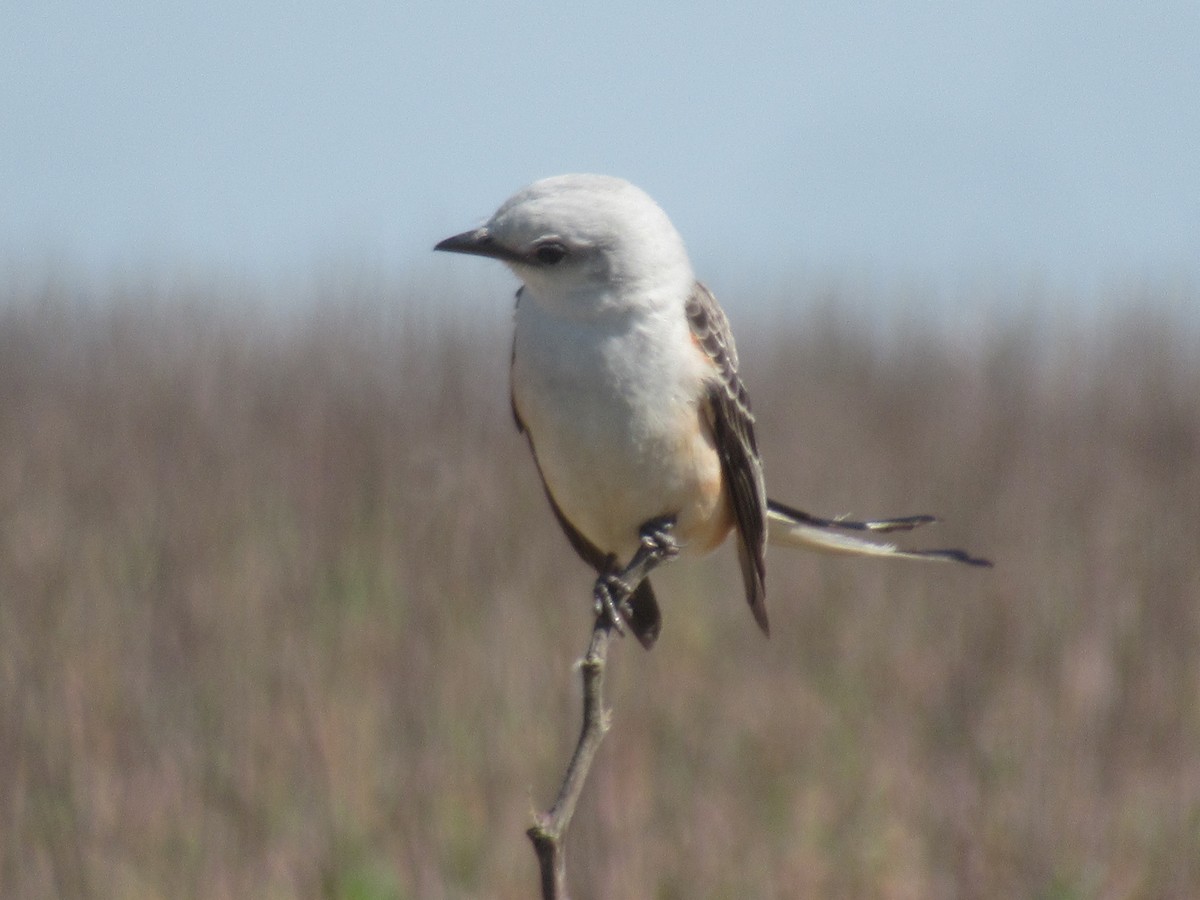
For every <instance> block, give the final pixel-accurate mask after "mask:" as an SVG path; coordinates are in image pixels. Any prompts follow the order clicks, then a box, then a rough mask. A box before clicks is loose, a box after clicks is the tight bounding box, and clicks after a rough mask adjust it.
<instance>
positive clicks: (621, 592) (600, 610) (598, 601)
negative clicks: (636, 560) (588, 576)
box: [592, 574, 633, 635]
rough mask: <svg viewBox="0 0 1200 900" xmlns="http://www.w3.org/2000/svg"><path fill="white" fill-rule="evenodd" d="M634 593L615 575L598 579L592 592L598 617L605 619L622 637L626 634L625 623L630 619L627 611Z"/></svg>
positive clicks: (606, 575) (607, 575) (602, 576)
mask: <svg viewBox="0 0 1200 900" xmlns="http://www.w3.org/2000/svg"><path fill="white" fill-rule="evenodd" d="M632 593H633V592H632V591H630V590H629V586H628V585H627V584H625V582H623V581H622V580H621V579H620V578H618V577H617V576H616V575H613V574H605V575H601V576H600V577H599V578H597V579H596V587H595V589H594V590H593V592H592V595H593V598H594V600H595V611H596V616H597V617H598V618H603V619H604V620H605V621H606V622H608V624H609V625H611V626H612V627H613V628H614V629H616V632H617V634H620V635H624V634H625V621H626V620H627V619H628V618H629V613H628V612H627V611H626V610H627V609H628V606H629V597H630V595H631V594H632Z"/></svg>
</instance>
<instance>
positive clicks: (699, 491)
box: [514, 380, 732, 561]
mask: <svg viewBox="0 0 1200 900" xmlns="http://www.w3.org/2000/svg"><path fill="white" fill-rule="evenodd" d="M536 386H537V382H536V380H531V382H529V383H527V384H526V388H527V389H526V390H523V391H522V390H516V391H514V399H515V401H516V403H517V407H518V412H519V414H520V416H521V418H522V420H523V422H524V423H525V426H526V429H527V431H528V434H529V438H530V443H531V445H532V447H533V450H534V454H535V456H536V457H537V463H538V467H539V469H540V470H541V474H542V477H543V478H544V479H545V482H546V486H547V488H548V489H549V491H550V494H551V495H552V496H553V497H554V500H555V502H556V503H557V504H558V507H559V509H560V510H561V511H562V513H563V515H564V516H565V517H566V518H567V520H568V521H569V522H571V524H572V525H573V526H574V527H575V528H576V529H578V530H579V531H580V532H581V533H582V534H583V535H584V536H585V537H586V538H587V539H588V540H589V541H591V542H592V543H593V544H595V545H596V546H597V547H598V548H600V549H601V550H602V551H603V552H605V553H614V554H616V556H617V557H618V559H620V560H623V561H626V560H628V558H629V557H630V556H632V554H633V553H634V551H635V550H636V549H637V545H638V541H639V530H640V528H641V526H642V525H643V524H644V523H645V522H647V521H649V520H651V519H655V518H658V517H660V516H664V515H672V516H675V517H676V526H675V532H674V534H675V536H676V537H677V539H678V540H679V541H680V543H681V544H683V546H684V549H686V550H693V551H701V552H703V551H707V550H709V549H711V548H712V547H714V546H715V545H716V544H718V543H720V542H721V540H723V539H724V537H725V535H726V534H727V533H728V531H729V528H730V526H731V524H732V515H731V511H730V507H729V502H728V497H727V494H726V491H725V489H724V484H723V479H722V472H721V464H720V459H719V457H718V456H717V453H716V450H715V447H714V445H713V441H712V437H711V434H710V433H709V431H708V428H707V425H706V424H705V423H704V421H703V420H702V412H701V410H700V409H699V402H700V400H699V398H694V399H693V398H683V397H672V396H669V395H667V396H664V395H661V394H660V395H657V396H656V397H655V399H654V400H653V402H648V401H647V400H646V398H645V397H644V396H643V395H642V394H641V392H639V391H637V390H631V389H630V386H629V385H628V384H624V385H619V386H618V387H617V389H606V387H605V385H604V384H603V383H602V382H600V381H595V380H593V381H591V382H586V381H583V382H576V383H574V384H571V385H570V386H569V387H568V386H565V385H559V386H557V387H556V386H555V385H541V387H542V390H537V389H536ZM530 388H533V389H530Z"/></svg>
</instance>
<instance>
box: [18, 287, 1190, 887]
mask: <svg viewBox="0 0 1200 900" xmlns="http://www.w3.org/2000/svg"><path fill="white" fill-rule="evenodd" d="M367 293H369V292H367ZM383 293H386V292H383ZM424 299H425V298H421V297H419V296H409V297H398V296H379V297H370V296H364V297H357V298H346V297H341V298H332V297H331V298H330V299H328V300H327V301H326V302H324V303H322V304H320V305H318V306H317V307H316V308H315V309H313V310H311V311H309V312H305V313H302V314H297V315H294V316H290V317H289V316H278V317H272V316H270V315H267V314H265V313H258V314H254V313H247V312H242V313H235V312H232V311H230V309H228V308H226V309H225V310H224V311H223V312H214V311H211V310H209V309H207V308H206V307H207V306H208V305H209V304H210V302H212V301H211V298H208V297H205V296H204V295H203V292H200V293H199V295H198V296H196V297H194V298H193V299H192V300H190V301H187V302H182V301H172V302H166V301H163V300H161V299H156V298H137V297H130V298H125V299H124V300H121V301H112V302H106V303H102V304H97V305H92V306H88V305H85V304H81V303H72V302H70V301H68V300H64V299H62V298H61V297H58V298H56V297H53V296H48V297H44V298H38V297H17V298H10V301H9V304H8V307H7V308H6V309H5V310H4V311H3V312H0V817H2V818H0V850H2V853H0V895H3V896H5V897H30V898H38V897H98V898H107V897H131V898H139V897H171V898H183V897H204V898H210V897H211V898H223V897H228V898H246V897H256V898H269V897H318V896H327V897H344V898H358V900H372V898H434V900H436V898H465V897H478V898H493V897H501V898H508V897H513V898H516V897H529V896H532V895H533V894H534V891H535V879H536V867H535V864H534V859H533V854H532V853H531V852H530V848H529V845H528V841H527V840H526V837H525V834H524V830H525V828H526V827H527V826H528V825H529V823H530V821H531V814H532V811H533V809H535V808H541V807H544V806H545V805H546V804H547V803H548V802H549V800H550V799H551V793H552V791H553V790H554V789H555V788H556V786H557V779H558V775H559V773H560V772H561V770H562V766H563V764H564V762H565V759H566V754H567V753H568V752H569V749H570V747H571V745H572V744H573V741H574V739H575V736H576V728H577V724H578V710H577V704H578V688H577V677H576V674H575V673H574V672H573V671H572V665H573V663H574V661H575V660H576V658H577V657H578V656H579V655H580V654H581V653H582V651H583V649H584V647H585V645H586V642H587V637H588V632H589V629H590V624H591V620H590V613H589V602H590V600H589V585H590V577H589V575H588V573H587V571H586V569H585V568H584V566H583V565H582V564H581V563H579V562H577V561H576V560H574V559H573V558H572V557H571V555H570V551H569V549H568V548H567V544H566V542H565V540H564V539H563V538H562V537H561V535H560V534H559V533H558V531H557V528H556V526H555V524H554V522H553V519H552V518H551V516H550V514H549V512H548V510H547V509H546V507H545V503H544V500H543V498H542V496H541V492H540V488H539V487H538V485H537V483H536V479H535V476H534V473H533V470H532V466H531V464H530V463H529V461H528V459H527V454H526V451H525V448H524V447H523V446H522V443H521V441H520V440H519V438H518V437H517V435H516V434H515V432H514V430H513V428H512V423H511V420H510V419H509V413H508V403H507V393H506V385H505V367H506V364H507V354H508V340H509V335H508V325H507V319H506V312H507V311H506V310H505V311H500V310H498V311H496V312H495V313H489V314H487V315H483V316H480V317H478V319H477V320H476V321H473V322H472V321H469V319H470V317H469V316H467V315H466V314H465V313H462V312H460V313H459V314H458V315H457V316H456V315H451V314H447V315H445V316H441V317H438V316H432V315H430V314H428V313H426V314H424V315H418V314H416V313H415V312H413V310H416V309H418V308H421V307H422V305H423V303H422V301H423V300H424ZM228 305H229V304H227V307H228ZM768 324H769V325H770V326H771V327H770V328H769V329H768V328H767V327H765V326H766V325H768ZM1177 324H1178V323H1174V322H1170V321H1166V322H1164V321H1151V322H1141V323H1139V322H1137V321H1136V317H1134V316H1131V317H1130V318H1129V319H1128V321H1126V322H1125V323H1124V324H1123V325H1118V326H1113V327H1112V328H1109V329H1106V330H1104V331H1103V332H1102V333H1100V334H1093V335H1091V336H1089V337H1086V338H1084V337H1081V336H1078V335H1075V336H1072V335H1071V330H1070V329H1069V328H1063V329H1060V332H1059V334H1058V335H1057V337H1058V338H1064V339H1061V340H1059V339H1051V337H1050V336H1047V335H1045V334H1044V333H1041V332H1039V330H1038V328H1037V327H1036V326H1034V325H1029V326H1026V327H1023V328H1014V329H1011V330H1009V331H1005V330H1003V329H999V330H998V331H997V332H996V334H995V335H994V336H993V337H991V338H988V339H986V340H981V341H979V342H978V343H977V344H976V345H974V346H973V347H971V348H964V347H962V346H956V345H955V344H954V343H953V342H951V341H949V340H942V339H934V338H922V337H920V336H919V335H917V334H916V332H914V335H912V336H910V337H909V338H906V339H897V340H896V341H894V342H893V343H892V344H890V345H888V346H882V347H881V346H878V345H873V344H872V343H871V342H869V341H867V340H866V339H864V338H861V337H859V336H857V335H856V333H855V332H854V331H853V330H850V329H847V328H841V327H838V326H837V325H836V324H834V323H833V322H832V320H831V319H829V318H824V319H822V318H820V317H812V316H808V317H805V318H803V319H797V320H796V321H788V322H772V323H759V325H758V326H757V327H756V326H755V325H754V324H753V323H745V322H735V325H738V326H739V334H740V335H741V351H742V356H743V361H744V366H745V369H746V374H747V380H748V383H749V386H750V388H751V391H752V395H753V397H754V400H755V403H756V409H757V412H758V414H759V422H760V441H761V443H762V445H763V450H764V455H765V459H766V463H767V467H768V468H767V474H768V484H769V485H770V487H771V491H772V493H773V494H775V495H777V496H779V497H780V498H781V499H784V500H787V501H791V502H794V503H796V504H798V505H800V506H802V507H803V508H806V509H810V510H812V511H814V512H819V513H824V514H832V513H839V512H846V513H855V514H866V515H896V514H905V513H914V512H929V511H932V512H937V513H940V514H942V516H943V517H944V523H943V524H942V525H940V526H937V527H936V530H935V531H930V532H927V533H925V534H923V535H921V538H922V539H923V540H929V539H932V540H933V542H934V543H935V544H944V545H963V546H967V547H969V548H971V549H973V550H975V551H978V552H981V553H985V554H987V555H989V556H991V557H992V558H993V559H994V560H995V561H996V564H997V567H996V569H994V570H992V571H978V570H970V569H965V568H962V569H960V568H957V567H952V566H937V565H925V566H922V565H916V564H911V563H885V562H874V561H857V560H847V559H840V558H839V559H835V558H819V557H814V556H804V555H794V556H788V555H786V554H784V553H779V552H775V553H773V554H772V556H771V557H770V558H769V568H770V571H769V584H768V587H769V592H770V593H769V606H770V609H771V616H772V626H773V634H772V637H771V639H770V640H769V641H764V640H763V639H762V636H761V635H760V634H759V632H758V630H757V629H756V628H755V626H754V623H753V621H752V620H751V617H750V614H749V611H748V610H747V609H746V608H745V606H744V602H743V600H742V594H741V590H740V586H739V582H738V578H737V574H736V571H735V569H736V566H735V564H734V563H733V561H732V559H731V556H732V554H731V552H728V551H722V552H721V553H719V554H718V555H717V556H716V557H715V558H713V559H712V560H711V561H710V560H705V561H703V562H700V563H697V564H692V565H683V564H679V565H676V566H674V567H672V569H671V571H668V572H665V573H664V574H663V575H662V576H658V577H656V581H657V582H658V592H659V596H660V599H661V600H662V602H663V608H664V617H665V626H664V632H663V637H662V639H661V641H660V643H659V645H658V647H656V649H655V650H654V651H653V652H652V653H649V654H647V653H645V652H643V651H642V650H641V649H640V648H639V647H638V646H637V645H636V644H635V643H634V642H632V641H628V640H626V641H622V642H620V643H619V644H618V645H617V646H615V647H614V648H613V652H612V654H611V656H610V663H611V665H610V680H609V685H608V696H609V698H610V700H611V702H612V705H613V707H614V715H615V718H614V726H613V729H612V731H611V732H610V733H609V735H608V738H607V739H606V742H605V744H604V746H603V747H602V748H601V752H600V756H599V757H598V759H597V762H596V765H595V768H594V769H593V771H592V780H591V782H590V783H589V785H588V787H587V790H586V792H585V795H584V798H583V801H582V803H581V806H580V809H579V812H578V814H577V816H576V819H575V824H574V827H573V830H572V833H571V837H570V843H569V845H568V848H567V852H568V855H569V858H570V866H571V877H572V879H573V882H574V886H575V892H576V896H577V897H578V898H581V900H586V898H601V897H604V898H620V897H656V898H662V900H671V898H697V897H713V898H721V897H728V898H743V897H754V898H793V897H845V898H863V897H883V898H955V897H995V898H1011V897H1040V898H1046V900H1051V898H1063V900H1067V898H1085V897H1086V898H1091V897H1104V898H1108V897H1135V898H1148V900H1149V898H1163V897H1178V898H1185V897H1196V896H1200V353H1198V352H1197V343H1196V341H1195V332H1194V331H1193V332H1190V333H1186V332H1181V331H1180V329H1179V328H1177V327H1176V325H1177ZM1068 337H1069V338H1071V339H1070V340H1066V339H1065V338H1068Z"/></svg>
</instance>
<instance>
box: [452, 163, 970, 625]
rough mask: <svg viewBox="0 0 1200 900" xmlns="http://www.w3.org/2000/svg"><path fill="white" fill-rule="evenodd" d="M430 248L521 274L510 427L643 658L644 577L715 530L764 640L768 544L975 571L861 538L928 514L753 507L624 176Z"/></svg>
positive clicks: (704, 308)
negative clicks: (848, 514) (886, 515)
mask: <svg viewBox="0 0 1200 900" xmlns="http://www.w3.org/2000/svg"><path fill="white" fill-rule="evenodd" d="M434 249H435V250H438V251H443V252H450V253H460V254H469V255H473V256H481V257H487V258H490V259H493V260H498V261H500V262H502V263H504V264H505V265H506V266H507V267H508V268H509V269H510V270H511V271H512V272H513V274H514V275H516V277H517V279H518V280H519V281H520V282H521V285H520V287H519V289H518V290H517V293H516V310H515V313H514V330H513V343H512V356H511V367H510V397H511V405H512V414H513V418H514V420H515V422H516V427H517V430H518V432H520V433H521V434H523V435H524V436H525V439H526V440H527V442H528V445H529V449H530V451H531V453H532V456H533V460H534V463H535V466H536V469H537V472H538V475H539V476H540V478H541V482H542V486H543V488H544V490H545V494H546V498H547V499H548V501H549V504H550V508H551V510H552V511H553V514H554V517H555V518H556V519H557V521H558V524H559V525H560V526H561V528H562V530H563V532H564V533H565V535H566V538H567V541H568V542H569V544H570V545H571V547H572V548H573V549H574V551H575V552H576V553H577V554H578V555H579V556H580V557H581V558H582V559H583V560H584V562H585V563H587V564H588V565H589V566H590V567H591V568H592V569H593V570H594V571H595V572H596V581H595V583H594V586H593V604H594V608H595V612H596V614H597V616H598V617H599V618H600V619H601V620H602V621H603V622H604V623H605V624H607V625H610V626H612V627H613V628H614V629H615V630H616V631H618V632H619V633H622V634H623V633H625V630H626V628H628V629H629V630H630V631H632V632H633V634H634V636H635V637H636V638H637V640H638V641H639V642H640V643H641V644H642V645H643V646H644V647H646V648H647V649H649V648H651V647H652V646H653V645H654V643H655V642H656V640H657V639H658V637H659V634H660V632H661V629H662V615H661V611H660V609H659V605H658V602H657V600H656V598H655V594H654V591H653V589H652V587H651V584H650V580H649V577H648V576H649V575H650V573H651V572H652V571H653V570H654V569H655V568H657V567H658V566H660V565H662V564H663V563H666V562H668V561H670V560H673V559H675V558H676V557H678V556H680V555H681V554H686V555H696V554H704V553H707V552H709V551H711V550H713V549H715V548H716V547H717V546H719V545H721V544H722V543H724V542H725V541H726V539H727V538H729V537H730V536H731V535H732V536H733V537H734V539H735V542H736V546H737V556H738V560H739V563H740V567H741V573H742V581H743V585H744V589H745V595H746V600H747V602H748V604H749V606H750V611H751V613H752V615H753V617H754V620H755V622H756V623H757V624H758V626H759V628H761V629H762V631H763V633H764V634H766V635H769V634H770V625H769V621H768V617H767V606H766V547H767V544H768V542H770V543H773V544H781V545H790V546H800V547H808V548H812V549H816V550H820V551H825V552H832V553H844V554H853V555H859V556H880V557H890V558H901V559H921V560H940V561H952V562H958V563H964V564H967V565H972V566H990V565H991V563H990V562H989V561H988V560H986V559H983V558H980V557H976V556H973V555H971V554H969V553H967V552H966V551H963V550H958V549H930V550H906V549H901V548H900V547H898V546H896V545H895V544H891V543H882V542H877V541H872V540H869V539H867V538H866V537H865V535H874V534H887V533H890V532H898V531H907V530H910V529H913V528H916V527H918V526H921V525H925V524H928V523H930V522H933V521H935V517H933V516H930V515H912V516H904V517H900V518H892V519H878V520H867V521H855V520H851V519H848V518H841V517H837V518H824V517H821V516H816V515H812V514H810V513H807V512H804V511H802V510H800V509H797V508H795V507H793V506H789V505H786V504H784V503H781V502H778V501H775V500H771V499H768V497H767V492H766V486H765V480H764V475H763V464H762V459H761V456H760V454H759V450H758V444H757V440H756V437H755V418H754V414H753V412H752V411H751V406H750V399H749V395H748V392H747V389H746V386H745V384H744V383H743V380H742V376H741V374H740V372H739V368H738V354H737V349H736V346H735V344H734V339H733V333H732V331H731V329H730V325H729V320H728V318H727V317H726V315H725V313H724V311H723V310H722V309H721V307H720V305H719V304H718V303H717V299H716V297H715V296H714V295H713V293H712V292H711V291H710V290H709V289H708V288H707V287H705V286H704V284H702V283H701V282H700V281H699V280H697V278H696V275H695V273H694V271H693V269H692V264H691V261H690V259H689V256H688V253H687V250H686V248H685V246H684V242H683V238H682V237H681V236H680V234H679V232H678V231H677V230H676V228H675V226H674V225H673V224H672V223H671V220H670V219H669V218H668V217H667V214H666V213H665V212H664V211H663V210H662V208H661V207H660V206H659V205H658V204H657V203H656V202H655V201H654V200H653V199H651V197H650V196H649V195H648V194H647V193H645V192H644V191H643V190H641V189H640V188H638V187H636V186H635V185H633V184H631V183H630V182H628V181H626V180H624V179H621V178H617V177H613V176H608V175H593V174H570V175H558V176H553V177H549V178H543V179H541V180H539V181H535V182H534V183H532V184H530V185H528V186H527V187H525V188H523V189H521V190H520V191H518V192H517V193H516V194H514V195H513V196H511V197H510V198H509V199H508V200H506V201H505V202H504V203H503V204H502V205H501V206H500V207H499V209H497V210H496V212H495V213H494V214H493V215H492V216H491V218H489V219H488V220H487V221H486V222H485V223H484V224H483V225H481V226H479V227H477V228H473V229H470V230H468V231H464V232H462V233H460V234H456V235H453V236H452V237H448V238H446V239H445V240H443V241H441V242H439V243H438V244H437V245H436V246H435V247H434Z"/></svg>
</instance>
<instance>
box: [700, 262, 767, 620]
mask: <svg viewBox="0 0 1200 900" xmlns="http://www.w3.org/2000/svg"><path fill="white" fill-rule="evenodd" d="M686 309H687V318H688V324H689V325H691V329H692V337H693V338H694V339H695V341H696V344H697V345H698V346H699V347H700V348H701V349H702V350H703V351H704V352H705V353H706V354H707V355H708V357H709V359H711V360H712V362H713V368H714V376H713V379H712V382H711V383H710V385H709V389H708V394H707V396H706V397H705V402H704V411H705V415H706V417H707V421H708V425H709V427H710V428H711V429H712V434H713V440H714V441H715V443H716V447H717V454H718V455H719V456H720V458H721V473H722V474H723V475H724V477H725V484H726V488H727V490H728V491H729V498H730V502H731V503H732V505H733V516H734V522H735V524H736V526H737V534H738V561H739V562H740V563H741V566H742V581H743V582H744V583H745V586H746V600H747V602H748V603H749V604H750V611H751V612H752V613H753V614H754V620H755V621H756V622H758V625H759V627H760V628H762V630H763V633H764V634H767V633H769V628H768V624H767V603H766V600H767V592H766V586H765V577H766V548H767V489H766V484H765V483H764V481H763V471H762V460H761V459H760V458H759V455H758V445H757V443H756V442H755V440H754V414H753V413H751V411H750V399H749V397H748V396H747V394H746V387H745V385H743V384H742V379H741V378H740V377H739V376H738V358H737V349H736V347H735V346H734V343H733V333H732V332H731V331H730V329H729V321H728V319H726V318H725V313H724V312H723V311H722V310H721V307H720V306H719V305H718V304H717V299H716V297H714V296H713V295H712V292H711V291H709V289H708V288H706V287H705V286H704V285H702V284H700V283H699V282H697V283H696V286H695V288H694V289H693V290H692V294H691V296H690V297H689V298H688V301H687V308H686Z"/></svg>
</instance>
